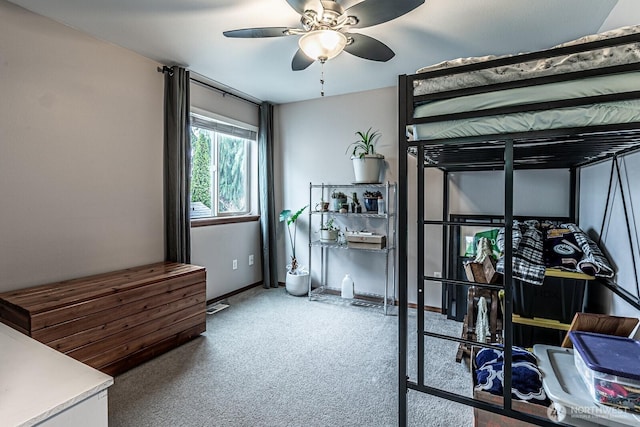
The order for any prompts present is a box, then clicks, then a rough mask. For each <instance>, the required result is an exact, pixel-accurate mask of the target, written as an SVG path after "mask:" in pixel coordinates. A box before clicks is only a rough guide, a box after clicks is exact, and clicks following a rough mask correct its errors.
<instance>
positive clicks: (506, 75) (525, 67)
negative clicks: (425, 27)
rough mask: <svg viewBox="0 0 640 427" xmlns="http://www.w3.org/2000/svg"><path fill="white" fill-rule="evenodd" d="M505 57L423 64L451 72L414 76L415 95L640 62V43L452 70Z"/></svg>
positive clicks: (620, 32) (622, 32) (626, 30)
mask: <svg viewBox="0 0 640 427" xmlns="http://www.w3.org/2000/svg"><path fill="white" fill-rule="evenodd" d="M639 33H640V26H630V27H623V28H618V29H615V30H611V31H607V32H604V33H600V34H595V35H590V36H585V37H582V38H580V39H577V40H573V41H570V42H567V43H564V44H561V45H558V46H554V48H558V47H565V46H576V45H580V44H584V43H587V42H593V41H599V40H607V39H612V38H616V37H621V36H628V35H632V34H639ZM543 52H544V51H543ZM508 57H510V56H509V55H506V56H484V57H473V58H459V59H454V60H450V61H444V62H441V63H439V64H436V65H431V66H428V67H423V68H421V69H419V70H418V71H417V73H425V72H429V71H434V70H442V69H451V70H452V74H450V75H444V76H440V77H434V78H428V76H425V77H426V78H425V79H424V80H417V81H416V82H415V88H414V95H415V96H417V95H424V94H432V93H438V92H442V91H447V90H455V89H464V88H469V87H477V86H482V85H487V84H494V83H504V82H509V81H516V80H526V79H530V78H534V77H543V76H548V75H555V74H562V73H568V72H573V71H580V70H591V69H597V68H605V67H611V66H616V65H623V64H633V63H640V43H638V42H636V43H626V44H621V45H616V46H609V47H603V48H599V49H592V50H587V51H584V52H577V53H572V54H569V55H555V56H554V55H552V53H551V52H550V53H549V57H547V58H543V59H539V60H531V61H526V62H519V63H516V64H510V65H504V66H499V67H490V68H485V69H481V70H476V71H469V72H465V73H456V72H455V68H456V67H458V66H462V65H468V64H475V63H481V62H486V61H489V60H493V59H499V58H508Z"/></svg>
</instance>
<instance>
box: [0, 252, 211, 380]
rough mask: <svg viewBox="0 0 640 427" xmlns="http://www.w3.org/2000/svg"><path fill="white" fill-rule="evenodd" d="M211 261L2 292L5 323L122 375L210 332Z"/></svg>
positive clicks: (162, 265)
mask: <svg viewBox="0 0 640 427" xmlns="http://www.w3.org/2000/svg"><path fill="white" fill-rule="evenodd" d="M205 312H206V271H205V269H204V267H198V266H194V265H188V264H179V263H170V262H161V263H156V264H150V265H145V266H140V267H134V268H128V269H125V270H120V271H115V272H111V273H104V274H98V275H95V276H90V277H83V278H78V279H73V280H66V281H62V282H57V283H50V284H46V285H41V286H35V287H32V288H27V289H20V290H16V291H12V292H5V293H0V321H1V322H3V323H5V324H7V325H9V326H11V327H13V328H14V329H17V330H18V331H20V332H22V333H24V334H26V335H29V336H30V337H32V338H34V339H36V340H38V341H40V342H42V343H44V344H47V345H48V346H50V347H52V348H54V349H56V350H58V351H60V352H62V353H64V354H67V355H69V356H71V357H73V358H74V359H76V360H79V361H80V362H83V363H85V364H87V365H89V366H92V367H94V368H96V369H98V370H100V371H102V372H104V373H106V374H108V375H118V374H120V373H122V372H124V371H126V370H128V369H130V368H133V367H134V366H137V365H139V364H140V363H142V362H144V361H146V360H149V359H151V358H153V357H155V356H157V355H159V354H162V353H164V352H166V351H168V350H171V349H172V348H175V347H177V346H179V345H181V344H183V343H185V342H187V341H189V340H191V339H193V338H195V337H196V336H198V335H200V334H201V333H202V332H204V331H205V330H206V313H205Z"/></svg>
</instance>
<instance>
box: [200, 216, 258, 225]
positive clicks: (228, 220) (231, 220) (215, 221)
mask: <svg viewBox="0 0 640 427" xmlns="http://www.w3.org/2000/svg"><path fill="white" fill-rule="evenodd" d="M259 219H260V215H243V216H221V217H216V218H202V219H192V220H191V228H196V227H208V226H210V225H221V224H238V223H241V222H253V221H258V220H259Z"/></svg>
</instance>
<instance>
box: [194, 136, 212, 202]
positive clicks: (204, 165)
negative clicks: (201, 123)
mask: <svg viewBox="0 0 640 427" xmlns="http://www.w3.org/2000/svg"><path fill="white" fill-rule="evenodd" d="M191 144H192V148H193V158H192V169H191V202H201V203H202V204H204V205H205V206H206V207H208V208H209V209H211V137H210V136H209V132H203V131H201V130H200V129H197V128H191Z"/></svg>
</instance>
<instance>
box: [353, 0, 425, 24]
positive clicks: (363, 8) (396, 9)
mask: <svg viewBox="0 0 640 427" xmlns="http://www.w3.org/2000/svg"><path fill="white" fill-rule="evenodd" d="M422 3H424V0H364V1H363V2H360V3H358V4H356V5H353V6H351V7H350V8H349V9H347V10H346V11H345V13H346V14H347V15H349V16H355V17H356V18H358V23H357V24H355V25H352V26H351V27H352V28H364V27H370V26H372V25H377V24H382V23H383V22H387V21H391V20H392V19H395V18H398V17H399V16H402V15H404V14H405V13H409V12H411V11H412V10H413V9H415V8H416V7H418V6H420V5H421V4H422Z"/></svg>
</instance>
